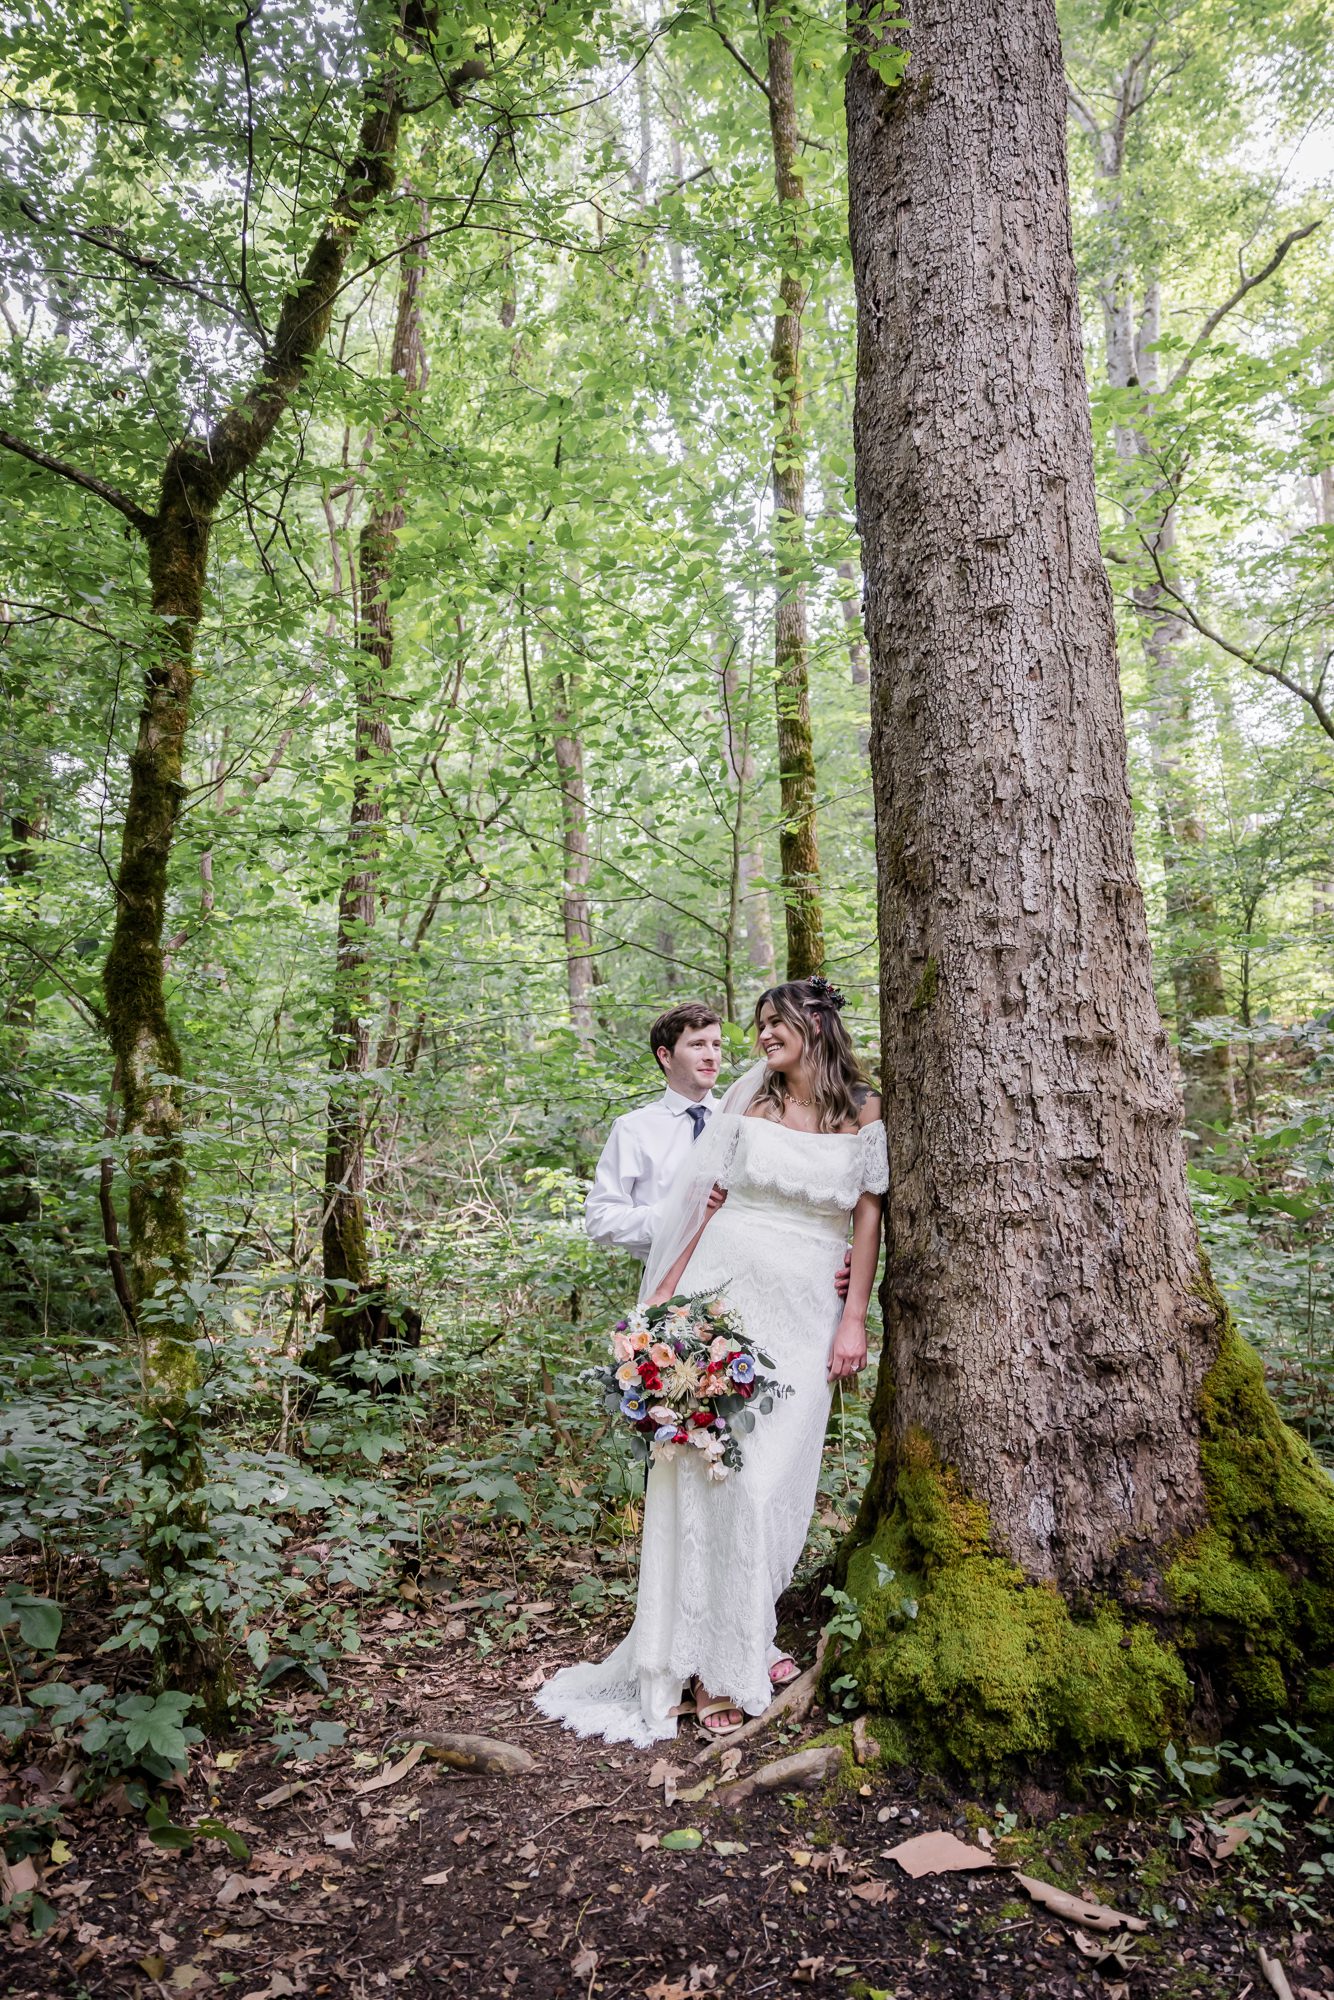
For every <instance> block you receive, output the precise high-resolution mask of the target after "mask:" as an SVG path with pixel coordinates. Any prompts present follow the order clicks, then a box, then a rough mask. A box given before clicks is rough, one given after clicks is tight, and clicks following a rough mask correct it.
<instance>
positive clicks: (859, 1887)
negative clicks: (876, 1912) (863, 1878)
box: [848, 1879, 898, 1906]
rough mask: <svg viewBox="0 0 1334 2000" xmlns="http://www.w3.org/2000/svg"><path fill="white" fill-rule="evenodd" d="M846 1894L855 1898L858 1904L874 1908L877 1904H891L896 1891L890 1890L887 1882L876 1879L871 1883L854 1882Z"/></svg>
mask: <svg viewBox="0 0 1334 2000" xmlns="http://www.w3.org/2000/svg"><path fill="white" fill-rule="evenodd" d="M848 1894H849V1895H850V1896H855V1897H856V1898H857V1900H858V1902H861V1903H870V1904H871V1905H872V1906H874V1905H876V1904H878V1903H892V1902H893V1901H894V1898H895V1897H896V1896H897V1895H898V1890H897V1889H891V1888H890V1886H889V1884H888V1882H881V1881H880V1880H878V1879H877V1880H875V1881H871V1882H854V1883H853V1885H852V1887H851V1888H850V1889H849V1891H848Z"/></svg>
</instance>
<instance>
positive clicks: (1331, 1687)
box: [838, 1301, 1334, 1782]
mask: <svg viewBox="0 0 1334 2000" xmlns="http://www.w3.org/2000/svg"><path fill="white" fill-rule="evenodd" d="M1220 1305H1221V1301H1220ZM1200 1426H1201V1466H1202V1470H1203V1474H1204V1484H1205V1489H1206V1494H1207V1503H1208V1510H1209V1518H1208V1521H1207V1523H1206V1525H1205V1526H1204V1527H1203V1528H1202V1529H1201V1530H1200V1531H1199V1533H1198V1534H1196V1535H1195V1536H1193V1537H1192V1538H1191V1540H1190V1541H1189V1542H1188V1543H1187V1544H1185V1545H1184V1546H1183V1547H1181V1548H1179V1549H1178V1550H1176V1551H1168V1552H1166V1553H1165V1556H1164V1563H1163V1572H1162V1577H1161V1589H1158V1588H1153V1587H1152V1583H1151V1582H1150V1583H1149V1584H1146V1586H1145V1587H1144V1588H1143V1589H1142V1591H1141V1592H1140V1593H1139V1595H1140V1596H1141V1598H1142V1602H1143V1604H1144V1606H1145V1607H1146V1608H1145V1609H1144V1610H1137V1609H1136V1606H1135V1602H1134V1597H1135V1594H1136V1593H1135V1591H1134V1587H1133V1585H1123V1586H1122V1590H1121V1597H1122V1600H1124V1601H1119V1602H1118V1601H1114V1600H1113V1599H1111V1598H1110V1597H1109V1598H1106V1599H1102V1600H1092V1599H1090V1600H1089V1601H1087V1602H1084V1603H1078V1604H1076V1603H1071V1602H1069V1601H1067V1599H1066V1598H1064V1597H1063V1596H1062V1595H1061V1593H1060V1592H1059V1591H1058V1590H1057V1589H1056V1587H1055V1586H1054V1585H1052V1584H1047V1583H1038V1584H1035V1583H1031V1582H1029V1581H1028V1580H1027V1578H1026V1577H1025V1576H1024V1574H1023V1572H1022V1571H1021V1570H1019V1569H1017V1568H1016V1567H1015V1566H1014V1565H1013V1564H1012V1563H1010V1562H1009V1561H1008V1560H1007V1559H1006V1558H1005V1557H1004V1556H1003V1555H1001V1554H999V1553H997V1552H996V1550H995V1549H994V1548H993V1547H992V1545H991V1537H990V1529H989V1524H988V1521H987V1517H986V1513H985V1510H984V1509H983V1508H981V1507H980V1506H978V1504H977V1503H976V1502H975V1501H974V1500H972V1499H970V1498H969V1496H968V1495H967V1494H966V1493H965V1492H964V1491H963V1489H962V1487H961V1486H960V1484H959V1482H958V1480H957V1479H956V1477H955V1476H954V1474H953V1473H952V1472H951V1471H950V1470H949V1469H948V1468H942V1467H941V1466H940V1465H939V1464H938V1463H937V1461H936V1459H935V1455H934V1452H933V1450H932V1447H931V1445H930V1442H929V1440H927V1439H926V1438H925V1437H924V1436H922V1435H921V1434H920V1433H917V1434H909V1436H908V1437H907V1438H905V1439H904V1440H902V1441H901V1443H900V1445H899V1447H898V1449H897V1451H896V1453H895V1455H894V1460H893V1465H892V1469H891V1468H887V1471H888V1472H889V1478H888V1480H887V1482H886V1489H885V1490H884V1496H883V1497H884V1501H885V1502H887V1504H886V1505H884V1507H883V1512H882V1513H881V1516H880V1518H879V1520H878V1521H877V1522H876V1523H875V1524H874V1528H873V1532H871V1533H870V1535H869V1539H865V1540H863V1541H862V1542H861V1544H860V1545H859V1546H857V1547H855V1548H854V1549H852V1550H851V1551H850V1552H849V1553H848V1554H847V1555H846V1556H845V1562H844V1567H845V1573H846V1588H847V1590H848V1593H849V1595H850V1596H851V1597H852V1598H853V1599H854V1600H855V1602H856V1604H857V1607H858V1611H859V1613H860V1617H861V1621H862V1636H861V1639H860V1640H859V1641H858V1642H857V1645H856V1647H855V1648H854V1650H853V1652H852V1655H851V1657H850V1658H849V1657H848V1656H845V1657H844V1659H843V1661H841V1662H840V1666H839V1669H838V1670H839V1671H849V1670H850V1671H851V1672H852V1673H853V1674H854V1675H855V1677H856V1679H857V1683H858V1687H859V1689H860V1692H861V1695H862V1698H863V1699H864V1700H865V1702H866V1704H867V1705H868V1707H870V1708H871V1709H873V1710H875V1711H876V1712H877V1713H882V1712H883V1713H885V1714H887V1715H890V1716H892V1717H894V1718H895V1719H896V1720H897V1721H898V1723H899V1724H900V1725H901V1726H902V1727H903V1728H904V1729H905V1730H906V1731H907V1733H908V1736H909V1739H910V1741H911V1745H912V1748H913V1752H914V1754H915V1755H916V1756H918V1757H920V1758H921V1759H922V1760H923V1761H924V1762H927V1763H933V1764H938V1765H943V1766H945V1767H947V1768H950V1769H952V1770H954V1771H957V1772H959V1773H962V1774H963V1775H965V1776H966V1777H968V1778H969V1779H971V1780H973V1781H974V1782H987V1781H992V1780H994V1779H996V1778H997V1777H999V1776H1000V1775H1002V1774H1003V1773H1004V1772H1005V1771H1006V1770H1007V1769H1013V1768H1017V1767H1019V1766H1031V1765H1032V1764H1033V1763H1034V1762H1041V1761H1055V1762H1058V1763H1060V1764H1062V1765H1064V1766H1066V1767H1067V1768H1076V1769H1077V1768H1078V1767H1080V1766H1082V1765H1087V1764H1091V1763H1097V1762H1099V1761H1102V1760H1104V1759H1107V1758H1118V1759H1122V1760H1125V1759H1142V1758H1144V1757H1146V1756H1149V1755H1151V1754H1153V1753H1154V1752H1155V1751H1156V1750H1158V1749H1159V1748H1161V1747H1162V1745H1163V1744H1164V1743H1166V1742H1167V1741H1168V1739H1169V1738H1170V1737H1172V1736H1174V1735H1177V1736H1179V1735H1180V1734H1181V1733H1182V1731H1183V1730H1185V1729H1187V1728H1188V1727H1190V1726H1191V1724H1192V1722H1194V1724H1195V1726H1199V1717H1200V1712H1201V1711H1203V1712H1204V1713H1205V1714H1206V1715H1207V1716H1211V1717H1218V1718H1227V1719H1228V1721H1229V1724H1232V1723H1239V1724H1241V1725H1242V1726H1244V1725H1245V1724H1246V1723H1254V1722H1256V1721H1259V1720H1261V1719H1264V1718H1266V1717H1271V1716H1274V1715H1276V1714H1279V1713H1286V1714H1289V1715H1297V1714H1305V1715H1306V1716H1308V1717H1309V1718H1310V1719H1311V1720H1313V1721H1315V1722H1317V1723H1324V1724H1327V1725H1330V1724H1334V1670H1332V1669H1331V1665H1330V1661H1331V1654H1332V1653H1334V1483H1331V1480H1330V1478H1329V1477H1328V1475H1327V1474H1326V1473H1325V1472H1324V1471H1323V1470H1322V1469H1321V1467H1320V1465H1319V1463H1318V1462H1317V1460H1316V1459H1315V1457H1314V1455H1313V1454H1312V1453H1311V1451H1310V1450H1309V1448H1308V1447H1307V1446H1306V1445H1305V1444H1304V1443H1303V1442H1302V1440H1301V1439H1300V1438H1298V1437H1297V1436H1296V1435H1295V1434H1294V1433H1293V1432H1292V1431H1291V1430H1289V1429H1288V1428H1287V1426H1286V1425H1285V1424H1284V1423H1283V1422H1282V1420H1281V1419H1280V1417H1279V1415H1278V1412H1277V1410H1276V1409H1275V1407H1274V1405H1273V1403H1272V1401H1271V1400H1270V1398H1269V1396H1268V1395H1267V1393H1266V1391H1265V1387H1264V1379H1263V1372H1262V1370H1261V1367H1260V1363H1259V1361H1258V1359H1257V1357H1256V1356H1255V1355H1254V1354H1253V1353H1252V1352H1251V1351H1250V1349H1249V1348H1247V1347H1246V1345H1245V1344H1244V1342H1242V1341H1241V1340H1240V1339H1239V1338H1238V1336H1237V1334H1236V1332H1235V1331H1234V1330H1233V1328H1232V1327H1231V1325H1230V1323H1228V1324H1227V1325H1226V1327H1225V1333H1224V1338H1223V1342H1222V1346H1221V1348H1220V1352H1219V1356H1218V1359H1217V1361H1216V1362H1215V1364H1214V1367H1213V1368H1212V1369H1211V1371H1210V1373H1209V1375H1208V1376H1207V1377H1206V1379H1205V1382H1204V1385H1203V1388H1202V1391H1201V1396H1200ZM863 1532H865V1531H864V1530H863ZM889 1572H893V1574H892V1575H890V1574H889ZM905 1599H908V1600H915V1601H916V1606H917V1612H916V1616H915V1617H911V1616H908V1615H907V1614H906V1613H905V1612H904V1611H903V1609H902V1606H903V1602H904V1600H905ZM1150 1605H1152V1607H1153V1608H1152V1609H1151V1610H1150V1609H1149V1608H1148V1607H1149V1606H1150Z"/></svg>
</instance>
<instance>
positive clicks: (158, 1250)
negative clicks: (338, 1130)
mask: <svg viewBox="0 0 1334 2000" xmlns="http://www.w3.org/2000/svg"><path fill="white" fill-rule="evenodd" d="M435 19H436V14H435V9H434V8H433V7H431V6H429V5H422V4H421V0H404V5H403V7H402V9H401V10H400V12H399V14H398V17H397V19H396V20H394V21H393V22H392V23H391V26H392V30H393V33H394V34H396V35H397V36H398V37H399V38H400V40H401V39H402V38H403V37H404V36H406V37H408V38H409V40H411V41H413V42H417V43H425V42H426V41H428V40H429V39H430V38H431V36H432V35H433V33H434V28H435ZM468 67H469V74H472V73H473V69H474V68H475V66H468ZM410 74H412V72H410V71H408V70H407V69H406V68H404V69H400V68H399V67H397V66H396V65H391V66H387V67H386V66H383V65H382V64H381V63H379V62H377V63H376V65H375V71H374V78H373V80H368V82H367V84H366V88H365V94H364V110H363V114H362V118H361V123H360V127H359V130H358V133H357V139H356V143H355V146H354V148H353V151H352V154H351V158H350V160H349V162H348V165H347V167H346V169H345V171H344V175H343V179H342V182H341V185H340V186H339V187H338V189H337V190H336V192H335V193H334V195H333V197H332V199H331V201H330V202H329V205H328V208H327V210H326V219H325V221H324V223H323V226H322V227H321V229H320V232H319V234H318V236H317V237H316V238H315V240H314V242H313V244H312V246H311V248H310V250H309V252H308V254H307V256H306V260H305V263H304V265H303V267H302V270H301V274H300V277H299V279H298V280H297V282H296V283H295V284H294V285H293V287H292V289H291V290H290V292H288V293H287V295H286V296H285V297H284V299H283V301H282V303H281V306H280V308H279V312H278V316H277V322H276V325H275V327H274V330H273V333H272V335H271V337H270V340H269V343H268V347H267V350H266V353H265V358H264V360H263V362H262V363H261V365H260V367H259V369H258V371H257V373H256V375H255V377H254V379H253V381H252V382H251V384H250V386H249V388H248V389H247V390H246V391H245V392H244V394H242V395H241V396H239V397H238V398H237V399H236V400H235V401H233V402H232V403H231V404H230V406H229V407H228V409H227V410H226V412H225V413H224V414H223V415H222V416H221V417H220V418H219V419H218V421H217V422H216V423H215V424H214V425H213V426H212V427H211V428H210V429H209V430H208V432H207V433H206V434H204V435H202V436H190V437H186V438H183V439H181V440H180V441H179V442H178V443H176V444H175V445H173V446H172V448H171V450H170V451H169V452H168V454H167V458H166V461H165V463H164V465H163V470H162V476H161V481H160V485H159V491H158V496H157V505H156V509H155V511H154V512H152V513H149V512H147V511H146V510H145V509H143V508H142V507H140V506H139V505H138V504H137V503H136V502H135V501H134V500H133V499H132V498H131V497H130V496H128V495H126V494H124V493H121V492H119V491H118V490H116V489H115V488H114V487H111V486H109V485H108V484H107V483H106V482H105V481H103V480H101V479H99V478H96V477H94V476H92V475H90V474H88V473H85V472H83V471H82V470H80V469H78V468H75V467H72V466H70V465H68V464H65V463H64V462H62V461H60V460H57V459H55V458H53V457H52V456H51V455H50V454H49V453H46V452H45V451H42V450H40V449H38V448H37V447H34V446H32V445H30V444H29V443H27V442H26V441H25V440H22V439H19V438H16V437H14V436H12V435H11V434H10V433H8V432H0V444H3V445H4V446H5V447H6V448H7V449H9V450H12V451H15V452H17V453H18V454H19V455H20V456H22V457H24V458H27V459H28V460H29V461H30V462H31V463H33V464H35V465H38V466H40V467H42V468H44V469H45V470H47V471H49V472H52V473H54V474H56V475H58V476H60V477H62V478H65V479H67V480H70V481H71V482H72V483H74V484H75V485H78V486H80V487H82V488H83V489H84V490H85V491H88V492H92V493H95V494H97V495H98V496H99V497H100V498H102V499H104V500H106V501H107V502H108V503H109V504H110V505H112V506H114V507H115V508H117V510H118V511H119V512H120V513H121V514H123V515H124V516H125V518H126V519H127V520H129V521H130V522H131V524H132V525H133V526H134V527H135V528H136V530H137V531H138V533H139V534H140V536H141V537H142V539H143V542H144V544H145V546H146V549H147V555H148V571H149V583H150V601H151V608H152V615H153V620H154V628H155V643H154V647H153V651H152V655H151V657H150V658H149V660H148V662H147V665H146V669H145V676H144V696H143V704H142V707H141V709H140V713H139V722H138V731H137V737H136V741H135V746H134V749H133V751H132V752H131V756H130V783H129V793H128V798H127V802H126V810H125V822H124V827H123V830H122V835H121V852H120V861H119V865H118V869H117V874H116V906H115V920H114V926H113V931H112V941H111V947H110V950H109V952H108V955H107V961H106V966H105V970H104V976H103V983H104V991H105V995H106V1015H107V1028H108V1034H109V1039H110V1041H111V1045H112V1049H113V1052H114V1055H115V1059H116V1063H117V1068H118V1074H119V1078H120V1088H121V1092H122V1102H123V1118H122V1132H123V1135H124V1137H125V1139H126V1142H127V1145H126V1168H127V1173H128V1178H129V1206H128V1223H129V1229H128V1235H129V1243H128V1251H127V1256H126V1266H127V1274H128V1279H129V1284H130V1288H131V1291H132V1295H133V1302H134V1305H135V1309H136V1320H137V1325H138V1332H139V1341H140V1353H141V1366H142V1378H143V1399H142V1410H143V1440H144V1455H145V1463H146V1469H147V1471H148V1473H149V1476H150V1479H151V1480H152V1482H153V1489H154V1495H155V1501H154V1504H153V1506H151V1507H150V1510H149V1513H150V1522H149V1527H148V1530H147V1534H148V1543H149V1546H148V1550H147V1554H148V1558H149V1563H150V1568H151V1569H152V1571H153V1572H154V1573H155V1574H156V1575H157V1576H158V1577H159V1578H162V1577H166V1576H169V1575H171V1574H172V1573H173V1572H175V1571H177V1570H178V1569H181V1568H182V1567H185V1566H186V1565H187V1562H188V1558H189V1556H190V1555H191V1554H194V1553H198V1552H199V1550H200V1548H201V1547H202V1546H203V1545H204V1540H205V1529H204V1523H203V1518H202V1510H201V1509H200V1508H199V1507H198V1506H197V1505H196V1504H195V1503H194V1501H193V1500H192V1499H191V1496H192V1495H193V1494H195V1493H196V1492H197V1491H198V1489H199V1487H200V1485H201V1484H202V1481H203V1458H202V1448H201V1437H200V1417H199V1411H198V1408H197V1394H196V1392H197V1390H198V1388H199V1384H200V1363H199V1356H198V1351H197V1347H196V1340H197V1336H198V1333H199V1328H198V1323H197V1313H196V1307H195V1305H194V1303H193V1302H192V1301H191V1299H190V1297H189V1293H188V1291H187V1289H186V1288H187V1284H188V1281H189V1278H190V1276H191V1269H192V1265H191V1257H190V1247H189V1233H188V1218H187V1189H186V1179H187V1176H186V1159H185V1149H184V1145H183V1109H182V1094H181V1088H180V1075H181V1056H180V1049H179V1046H178V1044H177V1041H176V1037H175V1034H174V1032H173V1029H172V1024H171V1020H170V1016H169V1010H168V1004H167V993H166V980H165V968H164V954H163V922H164V918H165V912H166V903H167V893H168V885H169V875H170V859H171V849H172V842H173V838H174V835H175V830H176V822H177V816H178V813H179V809H180V800H181V794H182V784H183V771H184V760H185V748H186V740H187V731H188V727H189V720H190V701H191V695H192V692H193V687H194V645H195V634H196V632H197V630H198V627H199V623H200V620H201V619H202V617H203V612H204V599H205V590H206V578H207V565H208V555H209V545H210V540H211V536H212V530H213V524H214V521H215V520H216V518H217V514H218V510H219V508H220V506H221V505H222V502H223V500H224V499H225V497H226V495H227V494H228V492H229V491H230V490H231V489H232V487H233V486H234V485H235V484H236V482H237V481H238V480H239V479H240V478H241V477H242V476H243V475H244V474H245V473H246V472H247V471H248V470H249V468H250V467H251V466H253V465H254V464H255V462H256V461H257V459H258V458H259V457H260V454H261V453H262V452H263V450H264V448H265V446H266V445H267V444H268V442H269V439H270V438H271V437H272V435H273V432H274V430H275V428H276V427H277V425H278V423H279V422H280V420H281V419H282V417H283V415H284V413H285V411H286V410H287V409H288V407H289V406H290V404H291V402H292V400H293V398H294V396H295V395H296V394H297V392H298V391H299V389H300V387H301V385H302V383H303V382H304V381H305V379H306V376H307V373H308V371H309V368H310V365H311V362H312V360H313V358H314V357H315V355H316V354H317V353H318V351H319V349H320V347H321V346H322V344H323V342H324V339H325V335H326V334H327V332H328V328H329V323H330V318H331V315H332V311H333V306H334V301H335V298H336V296H337V293H338V289H339V286H340V284H341V283H342V280H343V276H344V273H345V270H346V266H347V261H348V257H349V254H350V252H351V249H352V246H353V245H354V243H355V242H356V241H357V239H358V236H359V234H360V232H361V230H362V228H363V226H364V224H365V222H366V220H367V218H368V217H369V215H370V214H371V212H372V211H373V209H374V208H375V207H376V205H377V204H378V203H379V202H381V201H382V200H383V199H384V197H385V196H386V195H387V194H388V193H389V191H390V189H391V187H392V184H393V173H394V159H395V154H396V151H397V146H398V136H399V127H400V124H401V120H402V117H403V113H404V110H405V108H406V99H407V79H408V76H409V75H410ZM159 1503H160V1504H159ZM181 1615H182V1617H183V1618H184V1619H185V1621H186V1623H187V1624H188V1622H189V1619H190V1616H191V1614H190V1612H189V1610H188V1608H186V1609H184V1610H183V1611H182V1613H181ZM204 1622H206V1621H204ZM196 1625H197V1626H199V1629H198V1630H196V1632H195V1634H194V1637H195V1638H196V1639H200V1640H202V1642H203V1643H204V1644H205V1646H206V1647H207V1645H208V1639H207V1635H206V1634H205V1633H204V1632H203V1630H202V1625H200V1621H198V1620H196ZM173 1643H176V1644H179V1643H180V1639H179V1635H177V1639H176V1640H174V1641H173ZM187 1644H188V1635H187Z"/></svg>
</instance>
